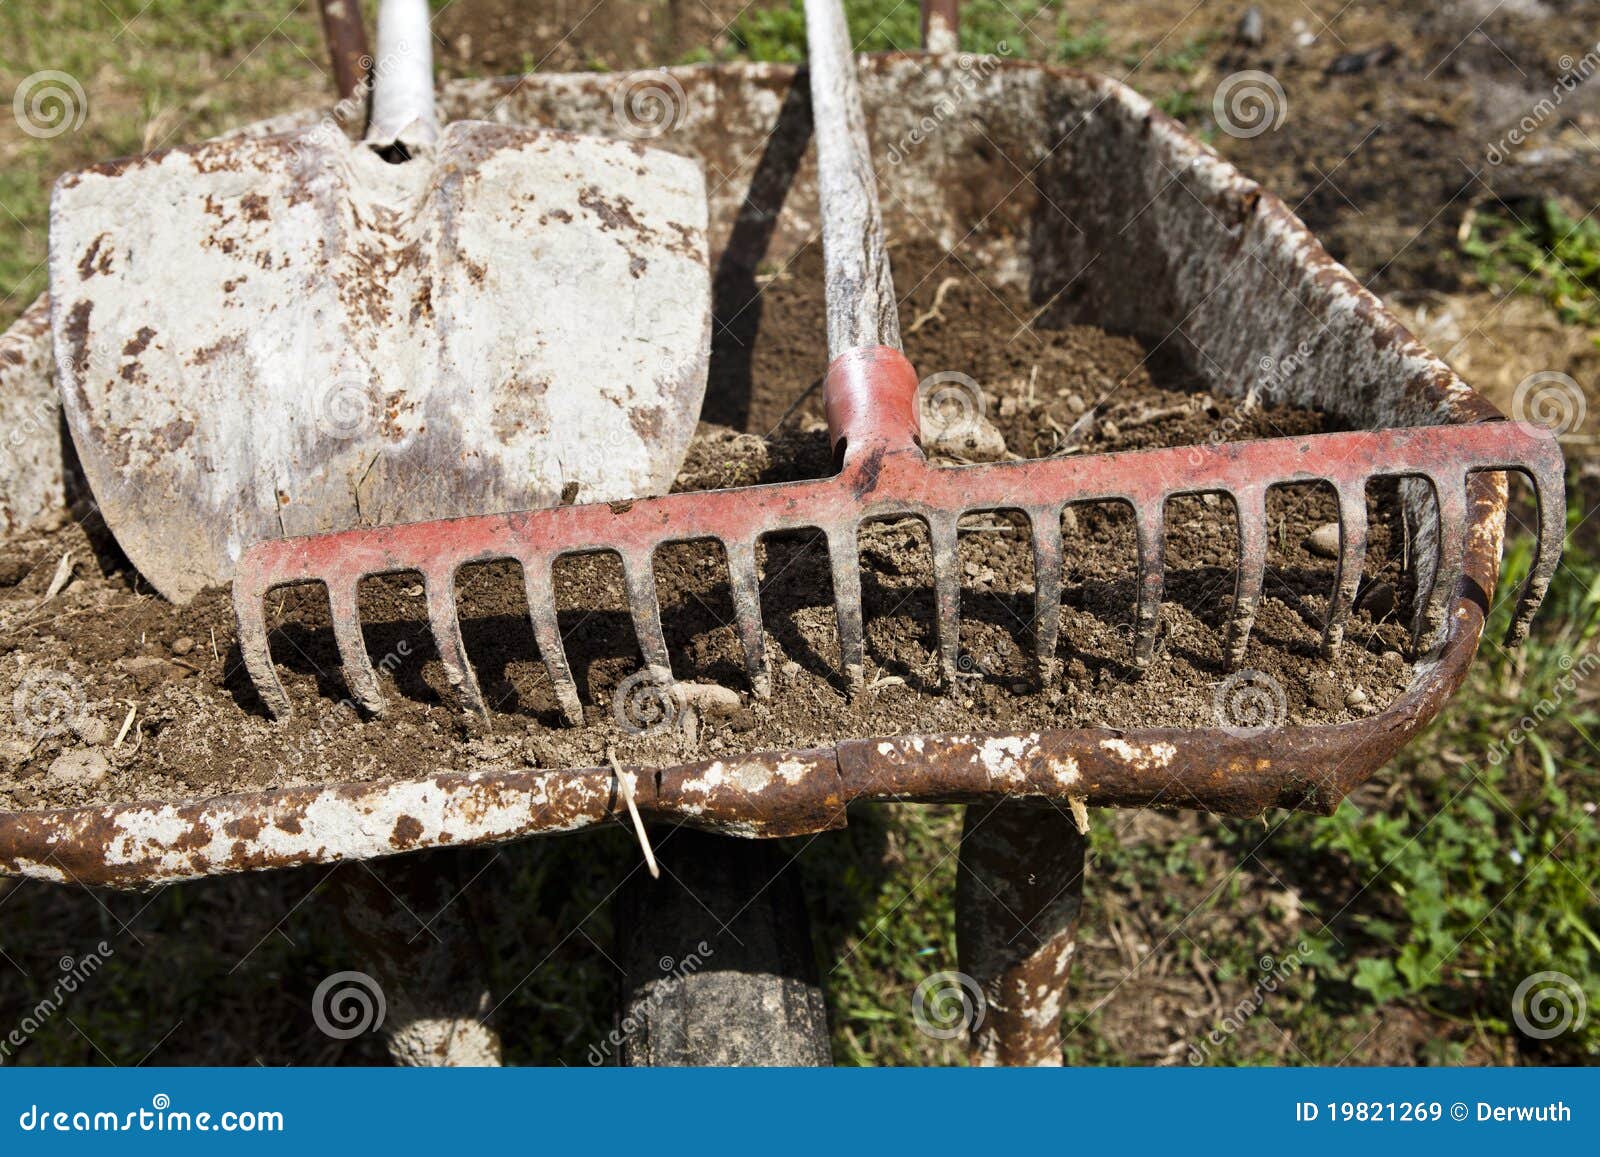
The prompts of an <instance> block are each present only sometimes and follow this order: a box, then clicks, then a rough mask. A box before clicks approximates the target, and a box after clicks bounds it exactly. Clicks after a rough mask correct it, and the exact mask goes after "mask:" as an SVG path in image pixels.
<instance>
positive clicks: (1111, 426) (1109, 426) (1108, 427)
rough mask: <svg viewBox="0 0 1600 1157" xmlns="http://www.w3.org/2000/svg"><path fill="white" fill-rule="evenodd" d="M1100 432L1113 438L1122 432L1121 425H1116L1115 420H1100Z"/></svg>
mask: <svg viewBox="0 0 1600 1157" xmlns="http://www.w3.org/2000/svg"><path fill="white" fill-rule="evenodd" d="M1100 433H1102V434H1104V435H1105V436H1106V437H1107V438H1115V437H1117V436H1118V435H1120V434H1121V433H1122V427H1120V426H1118V425H1117V424H1116V423H1115V422H1101V423H1100Z"/></svg>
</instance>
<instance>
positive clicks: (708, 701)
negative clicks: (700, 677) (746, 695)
mask: <svg viewBox="0 0 1600 1157" xmlns="http://www.w3.org/2000/svg"><path fill="white" fill-rule="evenodd" d="M677 690H678V695H679V696H680V698H681V701H682V702H683V704H684V706H685V707H687V708H689V709H691V710H693V711H695V712H698V713H699V714H701V715H703V716H705V717H706V718H707V719H729V718H731V717H732V716H733V714H734V712H736V711H738V710H739V709H740V708H741V707H743V706H744V700H743V699H741V698H739V693H738V692H737V691H734V690H732V689H731V688H728V687H724V686H722V685H721V684H720V683H679V684H677Z"/></svg>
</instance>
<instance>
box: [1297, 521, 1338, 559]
mask: <svg viewBox="0 0 1600 1157" xmlns="http://www.w3.org/2000/svg"><path fill="white" fill-rule="evenodd" d="M1303 545H1304V546H1305V548H1306V549H1307V550H1308V551H1310V552H1311V553H1312V554H1314V555H1316V556H1317V557H1318V558H1338V557H1339V524H1338V523H1337V522H1325V523H1323V524H1322V525H1321V526H1319V527H1317V529H1315V530H1313V531H1312V532H1311V533H1310V534H1308V535H1306V540H1305V542H1304V544H1303Z"/></svg>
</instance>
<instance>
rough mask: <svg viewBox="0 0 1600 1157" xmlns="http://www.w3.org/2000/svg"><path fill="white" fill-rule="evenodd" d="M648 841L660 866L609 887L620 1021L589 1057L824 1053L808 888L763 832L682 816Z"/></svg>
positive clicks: (659, 1060)
mask: <svg viewBox="0 0 1600 1157" xmlns="http://www.w3.org/2000/svg"><path fill="white" fill-rule="evenodd" d="M658 834H662V835H663V836H664V838H662V839H661V840H659V841H658V842H657V844H656V854H657V858H658V859H659V860H660V862H661V878H660V879H659V880H651V879H650V878H649V877H648V876H647V875H646V874H645V873H644V872H643V871H639V872H636V873H634V875H633V877H632V878H631V879H630V880H629V881H628V883H627V884H626V885H624V887H623V889H622V892H621V893H620V894H619V895H618V897H617V908H616V913H617V963H618V964H619V966H620V967H621V968H622V970H623V976H622V982H621V991H620V993H619V997H620V999H619V1002H618V1009H617V1021H616V1024H615V1026H614V1029H613V1032H612V1033H611V1035H610V1037H609V1038H608V1039H607V1040H606V1041H602V1042H599V1043H598V1044H597V1045H596V1046H594V1047H592V1048H591V1049H590V1051H589V1054H588V1056H587V1057H586V1059H587V1060H588V1062H589V1063H590V1064H593V1065H605V1064H622V1065H656V1066H663V1065H807V1066H814V1065H829V1064H832V1063H833V1061H832V1058H831V1057H830V1055H829V1045H828V1019H827V1009H826V1006H825V1005H824V1002H823V994H822V982H821V979H820V978H819V977H818V975H817V961H816V956H815V955H814V953H813V951H812V947H811V931H810V924H809V922H808V920H807V916H806V907H805V897H804V896H803V894H802V891H801V887H800V882H799V880H798V879H797V878H796V875H795V872H794V870H793V867H792V865H790V863H789V860H790V856H789V854H788V853H786V852H785V851H784V850H783V849H782V848H781V847H779V846H777V845H775V844H773V843H772V842H771V841H768V840H746V839H738V838H734V837H730V836H718V835H710V834H707V833H705V832H697V831H693V830H691V829H688V828H678V829H675V830H673V831H671V832H668V833H658Z"/></svg>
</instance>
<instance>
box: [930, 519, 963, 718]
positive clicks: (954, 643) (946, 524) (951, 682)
mask: <svg viewBox="0 0 1600 1157" xmlns="http://www.w3.org/2000/svg"><path fill="white" fill-rule="evenodd" d="M957 533H958V532H957V530H956V519H955V518H953V517H949V518H947V517H930V518H929V519H928V543H929V545H930V547H931V548H932V550H933V601H934V615H935V618H936V621H937V623H938V631H939V667H940V670H941V671H943V673H944V681H945V685H946V686H949V687H953V686H955V679H956V671H957V670H958V669H959V665H960V662H961V551H960V547H959V546H958V544H957Z"/></svg>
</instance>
